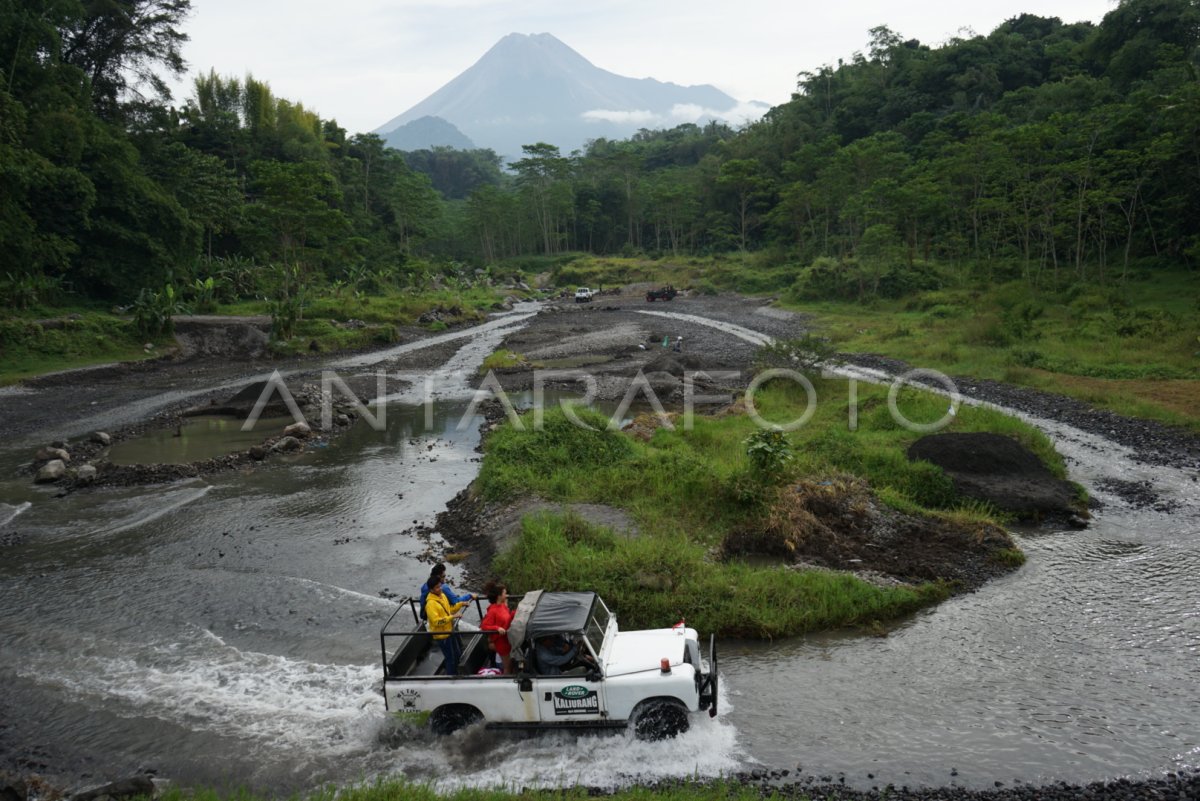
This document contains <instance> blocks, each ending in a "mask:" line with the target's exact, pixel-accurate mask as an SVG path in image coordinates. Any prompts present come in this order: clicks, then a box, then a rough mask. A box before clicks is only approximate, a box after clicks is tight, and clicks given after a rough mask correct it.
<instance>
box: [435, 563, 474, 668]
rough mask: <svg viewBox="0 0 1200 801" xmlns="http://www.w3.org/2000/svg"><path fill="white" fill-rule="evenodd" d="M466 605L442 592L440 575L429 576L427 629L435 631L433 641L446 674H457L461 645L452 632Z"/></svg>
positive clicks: (464, 602)
mask: <svg viewBox="0 0 1200 801" xmlns="http://www.w3.org/2000/svg"><path fill="white" fill-rule="evenodd" d="M466 605H467V602H466V601H459V602H458V603H456V604H452V603H450V599H449V598H447V597H446V594H445V593H444V592H442V577H441V576H438V575H436V574H435V575H432V576H430V577H429V598H428V599H427V600H426V601H425V616H426V618H427V619H428V620H429V630H430V631H432V632H435V634H434V635H433V641H434V642H436V643H437V644H438V647H439V648H441V649H442V656H443V657H445V666H446V675H447V676H457V675H458V661H459V659H461V658H462V646H461V645H460V644H459V642H458V636H457V635H456V634H455V633H454V624H455V622H456V621H457V620H458V619H459V618H461V617H462V610H463V608H464V607H466Z"/></svg>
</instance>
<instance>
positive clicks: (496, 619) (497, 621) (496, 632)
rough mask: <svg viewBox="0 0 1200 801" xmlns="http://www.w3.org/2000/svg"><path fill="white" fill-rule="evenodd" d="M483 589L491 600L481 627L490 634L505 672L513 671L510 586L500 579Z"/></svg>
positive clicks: (493, 646) (490, 639) (490, 640)
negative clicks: (506, 585)
mask: <svg viewBox="0 0 1200 801" xmlns="http://www.w3.org/2000/svg"><path fill="white" fill-rule="evenodd" d="M483 591H484V592H485V593H487V599H488V601H490V602H491V606H489V607H488V610H487V614H486V615H484V616H483V621H482V622H481V623H480V624H479V628H480V629H482V630H483V631H485V632H487V634H488V641H489V642H491V644H492V649H493V650H494V651H495V652H496V656H498V657H500V664H501V665H502V666H503V669H504V672H505V673H512V672H513V669H512V644H511V643H510V642H509V641H508V627H509V626H510V625H512V619H513V611H512V610H511V609H509V608H508V587H505V586H504V585H503V584H501V583H500V582H498V581H492V582H489V583H488V585H487V586H486V587H484V588H483Z"/></svg>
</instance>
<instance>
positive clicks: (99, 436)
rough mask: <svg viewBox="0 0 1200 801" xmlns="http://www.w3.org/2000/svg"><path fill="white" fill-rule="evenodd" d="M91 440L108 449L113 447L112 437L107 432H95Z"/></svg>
mask: <svg viewBox="0 0 1200 801" xmlns="http://www.w3.org/2000/svg"><path fill="white" fill-rule="evenodd" d="M90 439H91V441H92V442H94V443H96V444H97V445H103V446H104V447H106V448H107V447H108V446H109V445H112V437H111V436H109V434H108V432H106V431H93V432H92V436H91V437H90Z"/></svg>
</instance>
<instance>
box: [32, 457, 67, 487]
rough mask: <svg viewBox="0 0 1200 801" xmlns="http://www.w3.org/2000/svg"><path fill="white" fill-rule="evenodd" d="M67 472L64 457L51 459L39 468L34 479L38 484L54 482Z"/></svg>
mask: <svg viewBox="0 0 1200 801" xmlns="http://www.w3.org/2000/svg"><path fill="white" fill-rule="evenodd" d="M66 474H67V465H66V463H65V462H63V460H62V459H51V460H50V461H48V462H46V463H45V464H44V465H42V468H41V469H40V470H38V472H37V477H36V478H34V481H35V482H37V483H38V484H53V483H54V482H55V481H58V480H59V479H60V478H62V477H63V476H65V475H66Z"/></svg>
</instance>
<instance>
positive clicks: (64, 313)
mask: <svg viewBox="0 0 1200 801" xmlns="http://www.w3.org/2000/svg"><path fill="white" fill-rule="evenodd" d="M38 311H39V314H40V315H41V316H42V317H43V318H44V319H51V318H56V319H61V320H62V321H63V322H62V327H60V328H49V327H46V326H44V325H42V324H39V323H38V322H36V318H34V317H32V316H30V315H23V316H21V317H6V318H4V319H0V385H8V384H13V383H16V382H17V381H21V380H23V379H26V378H30V377H32V376H36V375H42V374H45V373H52V372H56V371H59V370H70V369H75V368H79V367H88V366H91V365H96V364H105V363H108V362H120V361H135V360H141V359H148V358H154V357H157V356H161V355H162V354H163V350H164V347H165V346H169V345H170V344H171V341H170V339H169V338H162V339H160V340H158V341H154V342H153V344H154V345H155V346H156V347H155V348H154V349H153V350H152V351H150V352H149V353H147V352H145V350H144V348H143V345H144V344H145V343H146V341H147V340H145V339H143V338H142V337H139V336H138V335H137V333H136V332H135V331H134V330H133V326H132V325H131V324H130V323H129V322H128V321H127V320H124V319H122V318H120V317H117V316H116V315H113V314H108V313H105V312H97V311H80V310H77V309H73V308H72V309H54V310H49V309H39V310H38ZM75 314H77V315H79V318H78V319H68V317H69V316H70V315H75Z"/></svg>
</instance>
